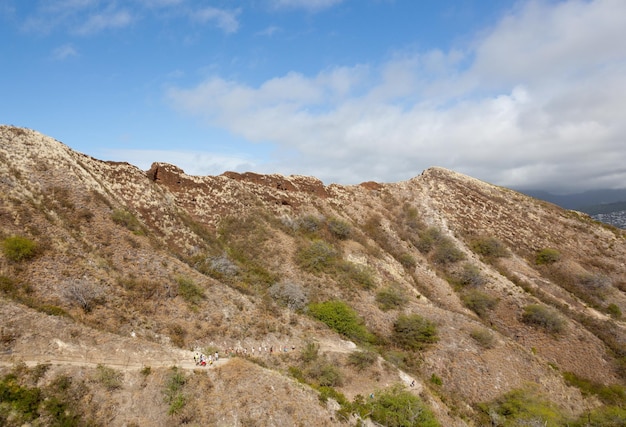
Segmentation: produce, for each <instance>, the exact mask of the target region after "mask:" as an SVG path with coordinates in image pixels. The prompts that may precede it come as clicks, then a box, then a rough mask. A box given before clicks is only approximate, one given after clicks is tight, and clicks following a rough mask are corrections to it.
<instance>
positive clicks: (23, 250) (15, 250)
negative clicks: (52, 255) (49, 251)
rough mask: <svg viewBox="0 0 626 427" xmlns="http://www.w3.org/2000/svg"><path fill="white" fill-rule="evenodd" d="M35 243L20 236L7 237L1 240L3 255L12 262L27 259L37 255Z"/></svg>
mask: <svg viewBox="0 0 626 427" xmlns="http://www.w3.org/2000/svg"><path fill="white" fill-rule="evenodd" d="M37 250H38V246H37V243H35V242H33V241H32V240H30V239H28V238H26V237H22V236H11V237H7V238H6V239H4V240H3V242H2V252H3V253H4V256H5V257H6V258H7V259H9V260H11V261H14V262H20V261H27V260H29V259H32V258H34V257H35V255H37Z"/></svg>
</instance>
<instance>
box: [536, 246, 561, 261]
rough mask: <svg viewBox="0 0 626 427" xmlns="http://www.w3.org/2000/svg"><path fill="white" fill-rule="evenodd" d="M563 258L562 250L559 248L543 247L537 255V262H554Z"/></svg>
mask: <svg viewBox="0 0 626 427" xmlns="http://www.w3.org/2000/svg"><path fill="white" fill-rule="evenodd" d="M560 259H561V252H559V251H558V250H557V249H552V248H545V249H541V250H540V251H538V252H537V254H536V255H535V264H537V265H546V264H554V263H555V262H557V261H558V260H560Z"/></svg>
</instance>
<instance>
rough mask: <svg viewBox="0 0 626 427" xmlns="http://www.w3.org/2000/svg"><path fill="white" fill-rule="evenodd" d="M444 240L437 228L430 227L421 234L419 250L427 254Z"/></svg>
mask: <svg viewBox="0 0 626 427" xmlns="http://www.w3.org/2000/svg"><path fill="white" fill-rule="evenodd" d="M442 238H443V235H442V234H441V231H440V230H439V229H438V228H435V227H429V228H427V229H426V230H424V232H423V233H420V236H419V240H418V241H417V242H416V246H417V249H418V250H419V251H420V252H422V253H424V254H426V253H428V252H430V251H431V250H432V249H433V247H435V245H436V244H437V243H438V242H439V241H440V240H441V239H442Z"/></svg>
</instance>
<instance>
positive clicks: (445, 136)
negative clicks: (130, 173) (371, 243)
mask: <svg viewBox="0 0 626 427" xmlns="http://www.w3.org/2000/svg"><path fill="white" fill-rule="evenodd" d="M623 22H626V2H622V1H621V0H595V1H581V0H571V1H566V2H557V3H546V2H538V1H531V2H527V3H524V4H522V5H521V6H519V7H518V8H517V9H515V10H513V11H512V12H511V13H510V14H509V15H507V16H506V17H505V18H503V19H502V20H501V21H500V22H499V23H498V25H496V26H495V27H494V28H492V29H491V30H489V31H486V32H485V33H483V35H482V37H481V38H479V39H477V40H476V41H475V44H474V47H473V49H472V50H471V51H468V52H461V51H450V52H440V51H431V52H424V53H421V54H407V55H404V56H397V57H394V58H393V59H392V60H390V61H388V62H387V63H384V64H381V65H378V66H374V65H371V64H370V65H359V66H354V67H341V68H336V69H331V70H325V71H323V72H320V73H318V74H317V75H315V76H304V75H302V74H298V73H295V72H292V73H289V74H286V75H284V76H282V77H277V78H273V79H270V80H267V81H266V82H264V83H262V84H260V85H258V86H256V87H252V86H250V85H246V84H244V83H241V82H237V81H231V80H226V79H223V78H219V77H213V78H210V79H208V80H206V81H204V82H202V83H200V84H198V85H197V86H196V87H192V88H171V89H170V91H169V92H168V99H169V100H170V101H171V102H172V104H173V105H174V106H175V107H176V108H178V109H180V110H182V111H185V112H188V113H190V114H194V115H198V116H200V117H203V118H204V119H205V120H206V121H207V123H209V124H211V125H213V126H219V127H223V128H226V129H228V130H229V131H230V132H232V133H234V134H236V135H240V136H243V137H245V138H247V139H248V140H250V141H271V142H273V143H274V144H276V146H277V147H278V150H277V153H278V154H277V156H278V157H277V158H275V160H274V161H273V163H272V164H264V165H258V168H259V169H262V171H265V172H281V173H286V174H290V173H302V174H309V175H315V176H317V177H319V178H321V179H323V180H324V181H325V182H341V183H356V182H360V181H365V180H371V179H374V180H379V181H396V180H401V179H407V178H410V177H412V176H415V175H417V174H418V173H419V172H421V171H422V170H423V169H425V168H427V167H429V166H432V165H440V166H444V167H449V168H452V169H455V170H458V171H460V172H463V173H467V174H469V175H472V176H476V177H479V178H481V179H484V180H487V181H490V182H494V183H498V184H501V185H507V186H517V187H522V186H525V187H530V186H542V187H544V188H552V189H553V190H563V189H569V190H583V189H586V188H592V187H596V186H600V185H602V186H615V187H620V186H621V187H623V185H624V182H626V168H625V167H624V166H623V160H624V159H625V158H626V146H625V144H624V140H626V122H624V120H623V111H624V110H625V109H626V45H624V43H622V42H621V41H622V40H626V26H623V25H621V23H623ZM470 58H471V59H472V61H471V63H470V64H469V65H468V64H467V61H468V60H469V59H470ZM463 63H464V64H463ZM281 153H282V154H281ZM259 171H261V170H259Z"/></svg>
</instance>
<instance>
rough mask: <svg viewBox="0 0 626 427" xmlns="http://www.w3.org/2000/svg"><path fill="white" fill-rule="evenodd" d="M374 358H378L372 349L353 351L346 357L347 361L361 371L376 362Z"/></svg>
mask: <svg viewBox="0 0 626 427" xmlns="http://www.w3.org/2000/svg"><path fill="white" fill-rule="evenodd" d="M376 359H378V355H377V354H376V353H374V352H373V351H367V350H364V351H353V352H352V353H350V356H349V357H348V363H349V364H350V365H352V366H354V367H355V368H356V369H357V370H358V371H362V370H364V369H365V368H367V367H368V366H371V365H372V364H373V363H374V362H376Z"/></svg>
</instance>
